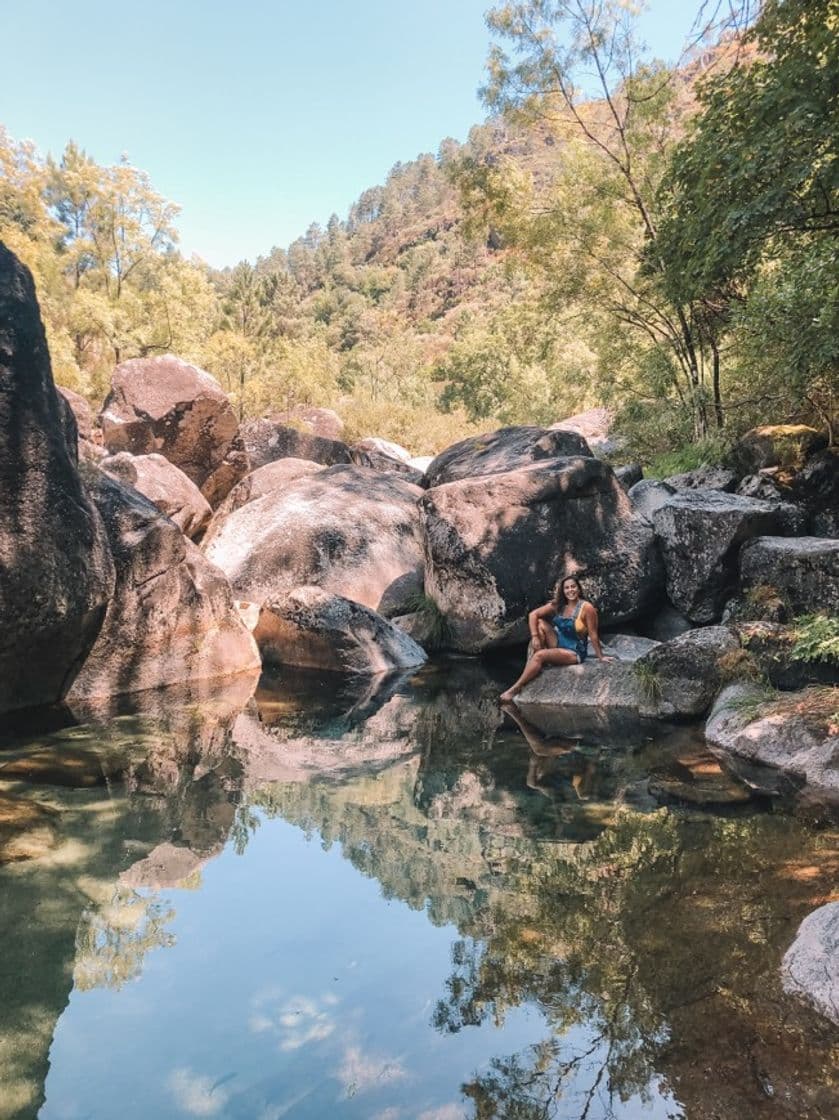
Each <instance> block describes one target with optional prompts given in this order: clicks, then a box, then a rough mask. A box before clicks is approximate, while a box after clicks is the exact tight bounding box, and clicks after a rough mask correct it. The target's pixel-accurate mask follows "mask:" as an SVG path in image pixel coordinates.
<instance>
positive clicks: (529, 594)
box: [420, 433, 661, 652]
mask: <svg viewBox="0 0 839 1120" xmlns="http://www.w3.org/2000/svg"><path fill="white" fill-rule="evenodd" d="M555 434H556V433H555ZM420 511H421V516H422V521H423V526H424V535H425V553H426V583H425V590H426V592H427V594H428V595H429V596H430V597H431V598H433V599H434V600H435V602H436V603H437V605H438V607H439V608H440V610H441V611H442V612H443V613H444V614H445V616H446V621H447V624H448V626H449V628H450V631H451V639H452V643H453V646H454V648H456V649H460V650H463V651H466V652H478V651H480V650H482V649H487V648H489V647H492V646H500V645H510V644H515V643H517V642H524V641H526V638H527V625H526V619H527V612H528V611H529V610H531V609H532V608H533V606H534V605H535V604H537V603H544V602H545V601H546V599H547V598H548V595H549V594H550V591H551V590H552V588H553V586H554V584H555V582H556V580H557V579H558V578H559V577H560V576H561V575H563V574H576V573H580V574H581V577H582V579H583V586H584V588H585V594H586V596H587V597H588V598H589V599H591V600H592V601H593V602H594V603H595V604H596V606H597V608H598V610H599V612H600V622H601V626H606V625H609V624H610V623H611V624H615V623H619V622H622V621H624V620H626V619H630V618H632V617H634V616H636V615H638V614H640V613H641V612H642V611H643V609H644V607H645V606H646V604H647V603H648V602H649V601H650V599H651V598H652V597H653V596H654V595H655V594H656V593H657V592H658V590H659V586H660V580H661V570H660V566H659V559H658V555H657V553H656V550H655V547H654V542H653V533H652V528H651V526H650V525H649V523H648V522H647V521H645V520H643V519H641V518H637V517H635V516H634V515H633V513H632V510H631V507H630V504H629V499H628V498H627V496H626V493H625V492H624V490H623V489H622V487H621V486H620V485H619V484H618V482H617V481H616V480H615V476H614V473H613V472H612V469H611V467H609V466H607V465H606V464H605V463H603V462H601V461H600V460H598V459H594V458H576V459H570V458H569V459H550V460H547V461H546V462H537V463H532V464H531V465H530V466H528V467H523V468H521V469H520V470H515V471H507V472H506V473H503V474H493V475H488V476H482V477H478V478H469V479H464V480H463V481H461V482H452V483H448V484H446V485H443V486H437V487H434V488H433V489H431V490H428V491H426V494H425V496H424V497H423V498H422V500H421V501H420Z"/></svg>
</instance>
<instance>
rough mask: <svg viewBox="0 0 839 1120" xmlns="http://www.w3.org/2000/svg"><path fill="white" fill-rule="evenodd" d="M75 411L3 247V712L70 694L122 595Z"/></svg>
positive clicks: (30, 297)
mask: <svg viewBox="0 0 839 1120" xmlns="http://www.w3.org/2000/svg"><path fill="white" fill-rule="evenodd" d="M68 412H69V409H68V408H67V406H66V405H65V404H64V402H63V401H62V399H61V398H60V397H59V395H58V393H57V392H56V389H55V385H54V383H53V379H52V370H51V368H50V359H49V353H48V351H47V343H46V338H45V336H44V328H43V326H42V324H41V319H40V314H39V309H38V302H37V300H36V298H35V287H34V284H33V283H32V277H31V275H30V273H29V271H28V269H26V268H25V267H24V266H23V265H22V264H21V263H20V262H19V261H18V260H17V259H16V258H15V257H14V255H13V254H12V253H10V252H9V251H8V250H7V249H6V248H5V246H3V245H1V244H0V712H4V711H9V710H11V709H14V708H24V707H28V706H30V705H36V704H50V703H53V702H55V701H57V700H59V699H60V698H61V696H62V695H63V693H64V692H65V690H66V688H67V687H68V685H69V683H70V681H71V680H72V679H73V675H74V673H75V672H76V670H77V669H78V667H79V665H80V664H81V662H82V660H83V659H84V657H85V655H86V654H87V652H88V651H89V649H90V647H91V645H92V644H93V642H94V640H95V638H96V635H97V633H98V631H99V628H100V626H101V625H102V619H103V618H104V615H105V610H106V607H107V604H108V600H109V599H110V597H111V595H112V594H113V589H114V565H113V561H112V559H111V553H110V550H109V548H108V541H107V537H106V535H105V530H104V527H103V525H102V520H101V518H100V516H99V514H98V513H97V511H96V509H95V508H94V507H93V505H92V504H91V502H90V501H89V499H88V496H87V494H86V493H85V491H84V488H83V486H82V484H81V481H80V479H79V475H78V472H77V471H76V468H75V465H74V462H73V460H72V459H71V456H70V453H69V451H68V447H67V431H68V429H67V424H68ZM69 424H70V428H71V429H72V430H75V427H76V425H75V421H74V420H73V419H72V413H69Z"/></svg>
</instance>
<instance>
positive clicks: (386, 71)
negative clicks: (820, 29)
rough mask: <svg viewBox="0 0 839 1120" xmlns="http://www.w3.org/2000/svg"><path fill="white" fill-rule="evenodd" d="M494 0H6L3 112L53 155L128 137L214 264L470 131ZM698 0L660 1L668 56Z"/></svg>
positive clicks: (648, 19)
mask: <svg viewBox="0 0 839 1120" xmlns="http://www.w3.org/2000/svg"><path fill="white" fill-rule="evenodd" d="M490 6H491V3H490V0H423V2H422V3H420V2H414V0H354V2H352V3H350V2H341V0H320V3H305V2H301V0H235V2H234V0H142V2H140V0H132V2H131V3H125V2H123V3H119V2H118V0H111V2H106V0H75V2H70V0H0V38H2V42H3V47H4V50H3V56H4V57H3V101H2V102H0V123H2V124H4V125H5V126H6V128H7V129H8V131H9V133H10V134H11V135H12V136H13V137H15V138H16V139H24V138H28V139H31V140H33V141H34V142H35V143H36V145H37V146H38V148H39V149H40V150H41V151H42V152H47V151H49V152H52V153H53V154H60V153H61V151H62V149H63V147H64V145H65V143H66V142H67V140H68V139H70V138H72V139H74V140H75V141H76V142H77V143H78V144H80V145H81V146H82V147H83V148H85V150H86V151H88V152H89V153H90V155H92V156H93V157H94V159H96V160H98V161H99V162H100V163H113V162H115V161H116V160H118V159H119V157H120V155H121V153H123V152H126V153H127V154H128V156H129V158H130V160H131V162H132V163H133V164H134V165H135V166H137V167H141V168H143V169H144V170H146V171H148V173H149V174H150V176H151V179H152V183H153V184H154V186H155V188H156V189H157V190H158V191H159V192H160V193H161V194H163V195H165V196H166V197H167V198H170V199H172V200H174V201H175V202H178V203H179V204H180V205H181V206H182V208H183V209H182V213H181V216H180V219H179V222H178V225H179V229H180V232H181V248H182V249H183V251H184V252H185V253H187V254H190V253H193V252H195V253H198V254H199V255H200V256H202V257H203V258H204V259H205V260H207V261H209V262H210V263H211V264H213V265H216V266H222V265H225V264H233V263H235V262H236V261H237V260H239V259H241V258H243V257H248V258H251V259H253V258H255V257H256V256H257V255H258V254H260V253H266V252H268V251H269V250H270V248H271V247H272V246H273V245H287V244H288V243H289V242H290V241H292V240H293V239H294V238H295V237H297V236H298V235H300V234H301V233H303V232H304V231H305V229H306V227H307V226H308V225H309V224H310V222H312V221H319V222H321V223H325V222H326V220H327V219H328V218H329V215H330V214H331V213H333V212H336V213H338V214H339V215H340V216H341V217H344V216H345V215H346V212H347V209H348V207H349V205H350V204H351V203H352V201H353V200H354V199H355V198H357V197H358V195H359V194H360V193H361V191H362V190H364V189H365V188H366V187H369V186H373V185H375V184H376V183H380V182H382V181H383V179H384V177H385V175H386V174H387V172H388V170H389V169H390V167H392V165H393V164H394V163H396V161H397V160H410V159H413V158H414V157H415V156H417V155H418V154H419V153H420V152H424V151H432V152H433V151H436V150H437V147H438V145H439V142H440V141H441V140H442V139H444V138H445V137H446V136H453V137H454V138H455V139H457V140H464V139H465V138H466V135H467V133H468V131H469V128H470V127H471V126H472V125H473V124H475V123H477V122H479V121H481V120H482V119H483V117H484V112H483V109H482V107H481V105H480V103H479V101H478V97H477V92H476V91H477V89H478V87H479V86H480V85H481V84H482V82H483V65H484V61H485V58H486V54H487V48H488V45H489V36H488V33H487V31H486V27H485V25H484V21H483V14H484V12H485V11H486V9H487V8H488V7H490ZM698 6H699V0H653V2H652V3H651V4H650V10H649V12H648V13H647V14H646V16H645V17H644V25H643V26H644V34H645V37H646V39H647V41H648V43H649V44H650V46H651V47H652V49H653V50H654V52H655V53H656V54H657V55H659V56H660V57H664V58H670V59H672V58H675V57H676V56H677V55H678V54H679V51H680V48H681V44H682V40H683V38H684V36H685V34H686V33H687V31H688V29H689V28H690V26H691V23H692V21H693V18H694V15H695V13H696V10H697V8H698Z"/></svg>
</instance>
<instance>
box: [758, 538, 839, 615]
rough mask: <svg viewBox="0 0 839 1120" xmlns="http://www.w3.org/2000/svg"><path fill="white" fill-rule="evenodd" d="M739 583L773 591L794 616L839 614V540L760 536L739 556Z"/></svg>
mask: <svg viewBox="0 0 839 1120" xmlns="http://www.w3.org/2000/svg"><path fill="white" fill-rule="evenodd" d="M740 581H741V584H742V587H743V589H744V590H745V591H746V592H748V590H749V589H750V588H755V587H761V586H763V587H771V588H774V589H775V590H776V591H777V592H779V593H780V595H781V596H782V597H783V598H784V599H785V600H786V601H787V602H788V604H789V606H790V608H791V610H792V612H793V614H804V613H807V612H812V611H821V612H824V613H827V614H839V539H832V538H829V537H776V536H761V537H758V538H757V539H756V540H752V541H749V542H748V543H747V544H746V545H745V546H744V547H743V550H742V552H741V553H740Z"/></svg>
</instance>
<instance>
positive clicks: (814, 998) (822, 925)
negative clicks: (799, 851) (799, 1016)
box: [781, 902, 839, 1026]
mask: <svg viewBox="0 0 839 1120" xmlns="http://www.w3.org/2000/svg"><path fill="white" fill-rule="evenodd" d="M781 981H782V983H783V985H784V990H785V991H787V992H792V993H794V994H795V995H797V996H800V997H801V998H802V999H805V1000H806V1001H807V1002H808V1003H810V1004H812V1005H813V1006H814V1007H815V1008H816V1009H817V1010H818V1011H820V1012H821V1013H822V1015H824V1016H825V1017H826V1018H828V1019H830V1021H831V1023H835V1024H836V1025H837V1026H839V902H828V903H827V905H825V906H820V907H819V908H818V910H814V911H813V913H812V914H808V915H807V917H806V918H805V919H804V921H803V922H802V923H801V925H800V926H799V927H798V932H797V933H796V935H795V940H794V941H793V943H792V945H790V947H789V949H787V951H786V953H785V954H784V959H783V961H782V962H781Z"/></svg>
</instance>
